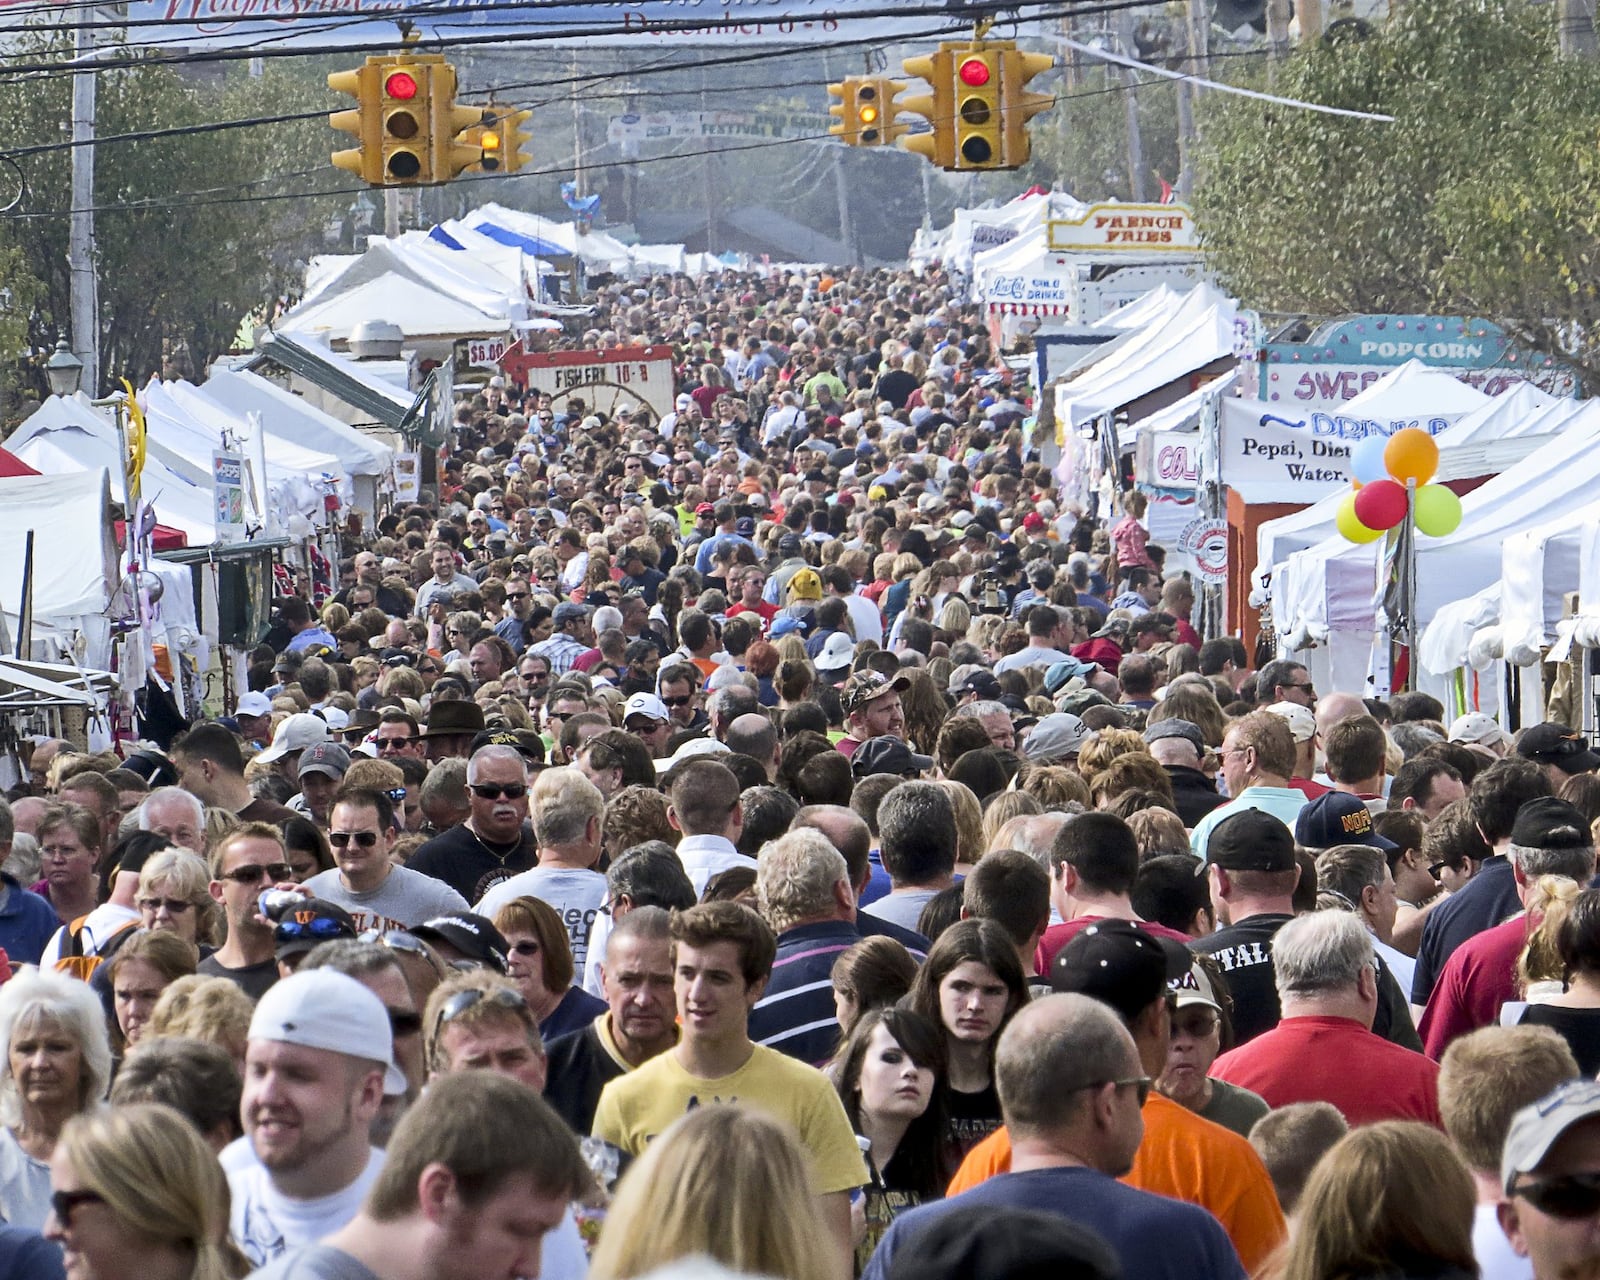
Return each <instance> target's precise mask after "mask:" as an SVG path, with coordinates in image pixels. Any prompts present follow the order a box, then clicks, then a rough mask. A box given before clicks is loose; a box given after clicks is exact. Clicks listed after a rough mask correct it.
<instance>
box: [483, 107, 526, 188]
mask: <svg viewBox="0 0 1600 1280" xmlns="http://www.w3.org/2000/svg"><path fill="white" fill-rule="evenodd" d="M489 110H490V111H492V112H494V113H495V120H494V122H493V132H492V133H490V134H487V135H486V136H485V138H484V150H485V155H484V163H483V167H484V168H485V169H488V168H489V156H488V152H489V151H490V150H491V149H492V150H494V151H495V152H496V153H497V155H496V159H497V160H498V161H499V171H500V172H501V173H515V172H516V171H517V170H518V169H521V168H523V167H524V166H525V165H526V164H527V163H528V157H527V156H526V155H525V154H524V153H523V150H522V148H523V147H525V146H527V144H528V143H529V142H531V141H532V140H533V137H532V135H531V134H527V133H524V132H523V131H522V126H523V125H525V124H527V123H528V121H529V120H531V119H533V112H531V111H514V110H508V109H506V108H504V107H490V108H489ZM490 137H493V138H494V139H495V142H496V144H497V145H496V146H494V147H493V148H490V147H489V145H488V144H489V138H490Z"/></svg>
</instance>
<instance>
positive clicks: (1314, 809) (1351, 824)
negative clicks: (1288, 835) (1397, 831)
mask: <svg viewBox="0 0 1600 1280" xmlns="http://www.w3.org/2000/svg"><path fill="white" fill-rule="evenodd" d="M1294 838H1295V839H1296V840H1298V841H1299V842H1300V843H1301V844H1302V845H1304V846H1305V847H1306V848H1307V849H1332V848H1333V847H1334V846H1335V845H1341V844H1369V845H1371V846H1372V847H1373V848H1374V849H1382V850H1383V851H1384V852H1385V853H1393V852H1394V851H1395V850H1396V849H1398V848H1399V847H1400V846H1399V845H1397V844H1396V843H1395V842H1394V841H1393V840H1386V839H1384V837H1382V836H1380V835H1379V834H1378V833H1377V832H1376V831H1374V830H1373V829H1372V811H1371V810H1370V809H1368V808H1367V806H1366V804H1365V802H1363V801H1362V800H1361V799H1360V798H1359V797H1358V796H1353V795H1351V794H1350V793H1349V792H1348V791H1329V792H1326V793H1325V794H1323V795H1320V796H1318V797H1317V798H1316V799H1315V800H1313V801H1312V802H1311V803H1310V804H1308V805H1306V807H1305V808H1304V809H1302V810H1300V816H1299V817H1298V818H1296V819H1295V824H1294Z"/></svg>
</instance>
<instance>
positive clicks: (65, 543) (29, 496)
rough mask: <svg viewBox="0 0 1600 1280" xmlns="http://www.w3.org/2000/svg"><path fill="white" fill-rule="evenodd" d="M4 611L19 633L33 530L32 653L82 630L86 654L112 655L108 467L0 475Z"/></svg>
mask: <svg viewBox="0 0 1600 1280" xmlns="http://www.w3.org/2000/svg"><path fill="white" fill-rule="evenodd" d="M0 511H3V512H5V519H3V520H0V612H3V613H4V615H5V624H6V630H7V633H8V634H9V635H10V636H12V637H13V638H15V636H16V635H17V631H18V622H19V610H20V607H21V603H22V583H23V565H24V559H25V548H26V545H27V538H28V534H29V533H30V532H31V533H33V535H34V539H33V638H34V643H35V645H36V646H39V649H38V650H36V653H35V654H34V655H30V656H41V655H48V656H50V657H58V656H60V655H61V654H62V653H63V652H69V651H71V650H72V648H73V641H74V636H75V634H81V635H82V636H83V637H84V640H85V644H86V649H87V654H86V656H87V657H88V660H89V661H90V662H91V663H93V664H94V665H102V664H103V663H104V661H105V659H106V658H108V657H109V643H110V628H109V625H108V624H107V621H106V619H105V617H104V616H103V614H104V611H105V608H106V602H107V601H108V600H110V598H111V592H112V591H113V590H115V589H116V582H117V548H116V543H115V541H114V535H113V524H112V519H111V480H110V476H109V474H108V473H107V471H106V470H105V468H103V467H97V468H94V469H92V470H87V471H79V472H77V473H75V474H69V475H38V476H10V477H6V478H4V479H0Z"/></svg>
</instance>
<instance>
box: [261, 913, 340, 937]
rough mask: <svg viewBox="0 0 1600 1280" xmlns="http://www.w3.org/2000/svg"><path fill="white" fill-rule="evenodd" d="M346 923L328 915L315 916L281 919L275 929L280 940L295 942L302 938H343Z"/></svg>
mask: <svg viewBox="0 0 1600 1280" xmlns="http://www.w3.org/2000/svg"><path fill="white" fill-rule="evenodd" d="M347 932H348V931H347V930H346V929H345V927H344V925H343V924H342V923H341V922H340V921H338V920H333V919H330V918H329V917H328V916H315V917H313V918H312V919H310V920H304V921H302V920H294V919H289V920H280V921H278V926H277V928H276V929H275V930H274V933H275V935H276V936H277V939H278V941H279V942H294V941H297V940H299V939H301V938H343V937H345V936H346V935H347Z"/></svg>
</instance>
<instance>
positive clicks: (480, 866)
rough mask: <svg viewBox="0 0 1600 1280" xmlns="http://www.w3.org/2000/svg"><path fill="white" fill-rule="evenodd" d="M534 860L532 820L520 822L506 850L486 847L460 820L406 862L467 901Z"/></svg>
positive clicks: (525, 868) (536, 851)
mask: <svg viewBox="0 0 1600 1280" xmlns="http://www.w3.org/2000/svg"><path fill="white" fill-rule="evenodd" d="M538 861H539V849H538V845H537V844H535V842H534V839H533V824H532V823H528V822H524V823H523V824H522V838H521V839H520V840H519V841H518V843H517V845H516V847H515V848H514V849H511V850H510V851H506V850H503V849H490V848H489V846H487V845H486V844H484V843H483V841H482V840H480V839H478V837H477V836H475V835H474V834H473V833H472V831H471V830H470V829H469V828H468V827H467V824H466V823H462V824H461V825H460V826H456V827H451V828H450V830H448V831H446V832H444V833H443V834H442V835H437V836H434V838H433V839H432V840H430V841H428V843H427V844H425V845H423V846H422V848H420V849H418V850H417V851H416V853H414V854H413V855H412V856H411V861H410V862H408V863H406V866H407V867H409V868H410V869H411V870H413V871H420V872H422V874H423V875H425V876H432V877H433V878H434V879H435V880H442V881H444V883H445V884H447V885H449V886H450V887H451V888H452V889H454V890H455V891H456V892H457V893H459V894H460V895H461V896H462V897H463V898H465V899H466V900H467V901H468V902H469V903H475V902H477V901H479V900H480V899H481V898H482V897H483V895H484V894H486V893H488V892H489V890H490V889H492V888H494V887H495V885H497V884H499V883H500V882H501V881H502V880H509V879H511V877H512V876H514V875H519V874H521V873H522V872H524V871H529V870H532V868H533V867H534V866H535V865H536V864H537V863H538Z"/></svg>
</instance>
